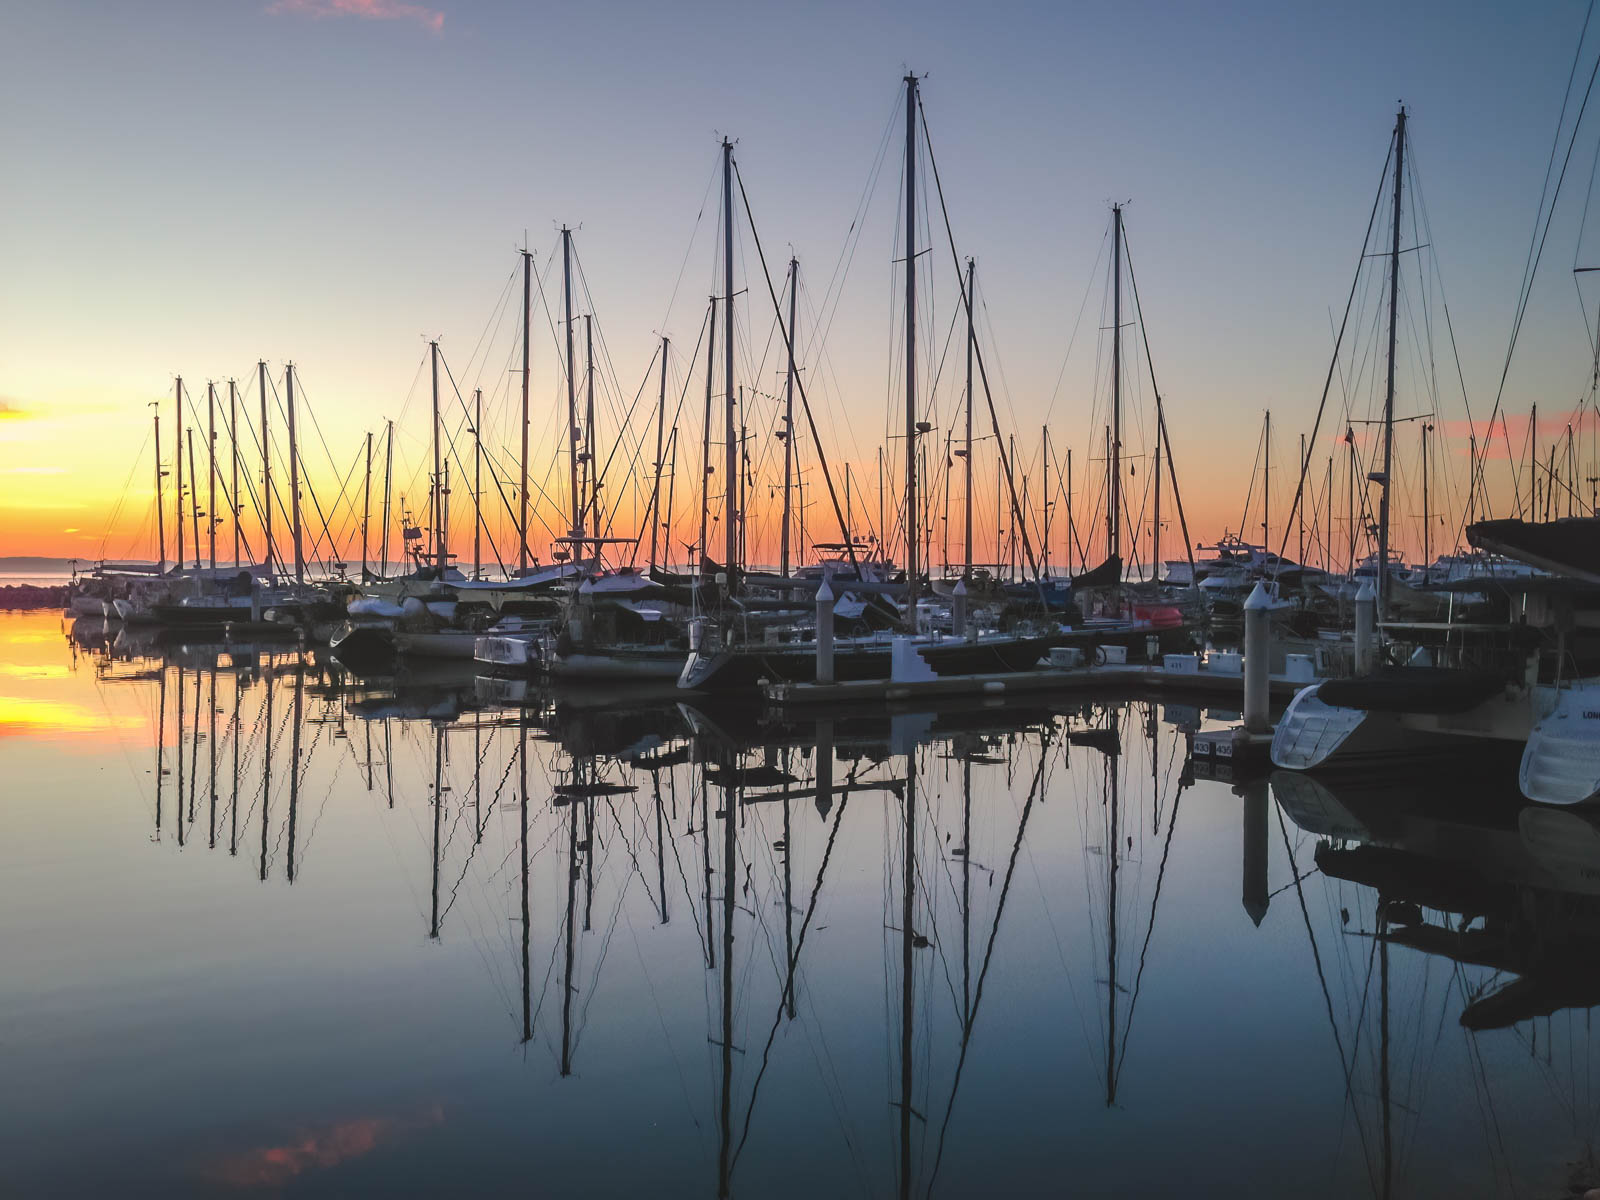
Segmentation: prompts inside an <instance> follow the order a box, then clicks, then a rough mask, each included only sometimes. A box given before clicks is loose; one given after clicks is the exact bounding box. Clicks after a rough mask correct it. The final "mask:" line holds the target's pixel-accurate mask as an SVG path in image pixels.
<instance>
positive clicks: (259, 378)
mask: <svg viewBox="0 0 1600 1200" xmlns="http://www.w3.org/2000/svg"><path fill="white" fill-rule="evenodd" d="M256 391H257V392H258V393H259V394H260V396H261V531H262V534H263V535H264V536H265V538H266V542H267V546H266V552H267V557H266V559H265V562H266V564H267V574H268V575H271V574H272V564H273V562H274V560H275V559H276V558H277V553H276V550H275V549H274V547H273V545H272V434H271V432H270V431H269V429H268V426H267V364H266V360H264V359H263V360H261V361H259V362H257V363H256Z"/></svg>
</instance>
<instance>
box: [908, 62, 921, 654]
mask: <svg viewBox="0 0 1600 1200" xmlns="http://www.w3.org/2000/svg"><path fill="white" fill-rule="evenodd" d="M905 85H906V164H905V176H906V215H905V230H906V369H905V374H906V628H908V629H910V630H911V631H912V632H913V633H914V632H916V628H917V574H918V562H917V77H916V76H915V75H909V74H908V75H907V76H906V77H905Z"/></svg>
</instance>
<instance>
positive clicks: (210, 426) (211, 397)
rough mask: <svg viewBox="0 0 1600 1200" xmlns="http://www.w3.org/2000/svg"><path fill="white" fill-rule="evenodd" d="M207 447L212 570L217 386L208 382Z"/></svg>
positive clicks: (214, 566)
mask: <svg viewBox="0 0 1600 1200" xmlns="http://www.w3.org/2000/svg"><path fill="white" fill-rule="evenodd" d="M206 445H207V446H208V448H209V449H208V452H207V454H206V457H207V459H209V460H210V468H211V469H210V471H209V473H208V475H207V478H206V534H207V536H206V540H207V542H208V549H209V552H210V553H209V557H210V559H211V569H212V570H213V571H215V570H216V569H217V385H216V384H215V383H213V382H212V381H211V380H209V379H208V380H206Z"/></svg>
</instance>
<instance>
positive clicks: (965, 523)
mask: <svg viewBox="0 0 1600 1200" xmlns="http://www.w3.org/2000/svg"><path fill="white" fill-rule="evenodd" d="M977 269H978V266H977V263H976V262H975V261H974V260H972V259H970V258H969V259H967V297H966V299H967V414H966V415H967V430H966V441H967V449H966V453H965V456H964V459H965V460H964V461H963V462H962V464H961V469H962V473H963V474H964V475H965V476H966V486H965V489H964V490H965V492H966V499H965V501H964V502H963V505H962V507H963V510H964V511H963V513H962V536H961V541H962V543H963V545H964V546H965V547H966V548H965V550H964V554H965V559H964V561H963V562H962V564H961V578H962V579H963V580H965V581H966V583H967V586H968V587H971V586H972V399H973V397H972V346H973V343H974V342H975V341H976V340H977V331H976V330H974V329H973V327H972V295H973V292H972V289H973V277H974V275H975V274H976V272H977Z"/></svg>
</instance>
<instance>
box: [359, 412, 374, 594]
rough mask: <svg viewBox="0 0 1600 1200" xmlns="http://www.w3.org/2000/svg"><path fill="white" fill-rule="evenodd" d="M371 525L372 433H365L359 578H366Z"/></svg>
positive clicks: (363, 579)
mask: <svg viewBox="0 0 1600 1200" xmlns="http://www.w3.org/2000/svg"><path fill="white" fill-rule="evenodd" d="M371 523H372V433H371V431H370V430H369V431H368V433H367V470H366V474H365V475H364V476H363V478H362V484H361V578H362V581H363V582H365V580H366V578H367V529H368V526H369V525H370V524H371Z"/></svg>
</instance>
